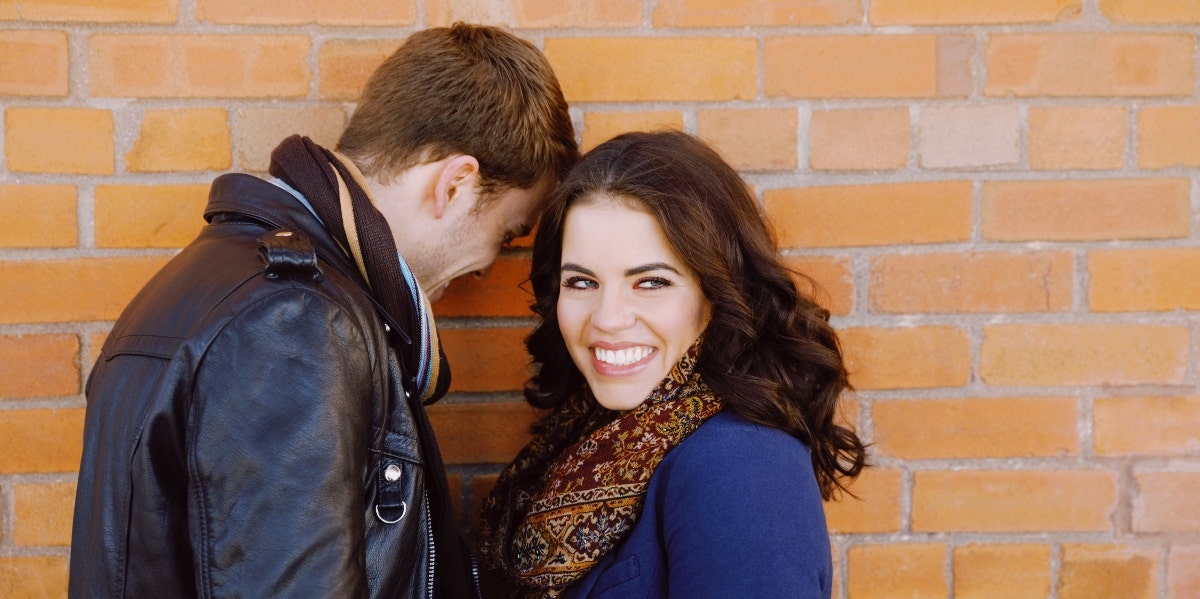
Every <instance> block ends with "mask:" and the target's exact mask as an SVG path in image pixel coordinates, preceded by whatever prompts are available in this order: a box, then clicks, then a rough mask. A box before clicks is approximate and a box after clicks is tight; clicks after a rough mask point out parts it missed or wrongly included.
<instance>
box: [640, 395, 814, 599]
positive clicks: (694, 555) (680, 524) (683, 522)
mask: <svg viewBox="0 0 1200 599" xmlns="http://www.w3.org/2000/svg"><path fill="white" fill-rule="evenodd" d="M727 417H728V416H727ZM733 421H734V425H733V426H723V427H719V428H718V427H714V428H713V429H711V430H709V431H705V429H706V428H708V427H709V426H710V425H711V424H716V423H709V424H706V425H705V426H703V427H701V428H700V429H699V430H697V432H696V433H695V434H694V435H693V436H694V437H696V438H695V439H688V441H685V442H684V443H683V444H681V445H680V446H679V447H677V448H676V450H675V451H674V452H672V455H670V456H668V460H667V461H665V462H664V464H663V466H665V467H667V468H669V470H667V471H665V472H663V474H665V475H666V476H665V477H664V485H665V486H664V489H663V493H661V494H660V496H659V499H660V500H661V502H662V503H661V507H660V510H661V513H662V514H663V520H662V521H663V524H662V526H663V543H664V545H665V548H666V560H667V569H668V590H669V595H670V596H671V597H675V598H683V597H687V598H692V599H700V598H705V597H714V598H715V597H800V598H805V599H808V598H813V599H817V598H828V597H829V595H830V584H831V578H832V566H831V564H830V549H829V533H828V530H827V528H826V526H825V514H824V510H823V507H822V503H821V496H820V492H819V490H818V488H817V483H816V477H815V475H814V474H813V469H812V462H811V460H810V457H809V452H808V448H807V447H806V446H804V444H803V443H801V442H800V441H798V440H796V439H795V438H793V437H791V436H789V435H787V434H786V433H784V432H783V431H779V430H776V429H770V428H767V427H763V426H758V425H754V424H751V423H748V422H746V421H744V420H741V419H740V418H734V419H733ZM667 462H669V464H668V463H667ZM663 466H660V468H661V467H663Z"/></svg>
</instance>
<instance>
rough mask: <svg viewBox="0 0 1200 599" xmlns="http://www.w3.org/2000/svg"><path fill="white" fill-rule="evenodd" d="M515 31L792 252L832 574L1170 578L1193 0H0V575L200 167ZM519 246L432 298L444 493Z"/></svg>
mask: <svg viewBox="0 0 1200 599" xmlns="http://www.w3.org/2000/svg"><path fill="white" fill-rule="evenodd" d="M457 19H464V20H473V21H483V22H489V23H494V24H503V25H507V26H509V27H512V28H515V29H516V30H517V31H518V32H519V34H520V35H522V36H524V37H526V38H528V39H530V40H531V41H533V42H534V43H535V44H537V45H538V46H539V47H541V48H543V49H544V50H545V52H546V54H547V55H548V56H549V58H550V60H551V62H552V63H553V64H554V66H555V68H556V70H557V72H558V74H559V77H560V78H561V80H562V83H563V86H564V89H565V91H566V94H567V97H568V100H569V101H570V102H571V104H572V107H573V108H572V114H573V116H574V118H575V121H576V125H577V127H578V129H579V131H580V132H581V138H582V141H583V144H584V146H585V147H591V146H594V145H595V144H597V143H599V142H600V141H602V140H604V139H606V138H607V137H609V136H611V135H612V134H614V133H617V132H619V131H623V130H628V129H636V128H646V127H661V126H667V127H676V128H683V129H685V130H688V131H692V132H696V133H698V134H700V135H702V136H704V137H705V138H707V139H709V140H711V141H712V142H713V143H715V144H716V145H717V146H718V147H719V148H720V149H721V150H722V151H723V152H724V153H725V155H726V156H727V157H728V159H729V160H730V161H731V162H732V163H733V164H735V165H736V166H737V167H738V168H739V169H741V170H742V171H743V172H744V173H745V176H746V178H747V179H748V180H749V181H750V182H751V183H752V184H753V185H754V187H755V188H756V190H757V193H758V194H759V196H760V197H761V199H762V202H763V204H764V206H765V207H766V210H767V211H768V213H769V214H770V215H771V217H772V218H773V219H774V222H775V224H776V226H777V229H778V233H779V238H780V240H781V242H782V245H783V247H784V250H783V252H784V254H785V255H786V256H787V257H788V259H789V260H790V261H791V262H792V263H793V264H795V265H796V266H797V267H798V268H800V269H802V270H804V271H806V272H809V273H811V274H812V275H813V276H815V277H816V278H817V279H818V280H819V281H820V283H821V284H822V285H823V286H824V288H825V290H826V292H827V301H828V304H829V305H830V307H831V309H832V310H833V312H834V314H835V320H836V324H837V326H838V328H839V329H840V330H841V331H842V335H843V340H844V342H845V346H846V348H847V351H848V353H849V355H850V362H851V366H852V369H853V382H854V383H855V385H856V386H857V388H858V392H857V393H856V394H854V395H853V396H852V397H849V398H848V399H847V401H846V404H845V405H846V411H845V415H846V418H847V419H848V420H850V421H851V422H853V423H855V424H856V425H857V427H858V429H859V431H860V433H861V434H862V435H863V436H864V437H865V438H867V439H869V440H870V441H872V442H873V443H874V444H875V445H874V453H873V461H874V463H875V464H876V467H875V468H873V469H871V470H869V471H868V472H867V474H865V475H864V476H863V477H862V478H861V479H860V481H859V482H858V483H857V484H856V486H855V487H854V490H855V491H856V492H857V493H858V494H859V495H860V496H861V498H862V500H861V501H857V500H853V499H846V500H843V501H840V502H837V503H832V504H830V505H829V506H828V515H829V523H830V527H831V529H832V531H833V533H834V536H833V543H834V555H835V558H834V560H835V566H836V589H835V593H834V596H835V597H853V598H855V599H860V598H872V597H890V596H904V597H946V596H951V595H953V596H954V597H957V598H960V599H961V598H968V597H969V598H976V597H1057V598H1060V599H1069V598H1077V597H1087V598H1091V597H1122V598H1143V597H1144V598H1168V597H1169V598H1175V599H1181V598H1183V597H1197V596H1200V510H1198V509H1197V507H1196V505H1197V500H1196V497H1198V496H1200V392H1198V391H1197V383H1198V382H1200V372H1198V355H1200V348H1198V346H1200V313H1198V311H1200V282H1198V281H1200V231H1198V227H1200V189H1198V184H1200V170H1198V168H1197V167H1200V93H1198V90H1200V87H1198V85H1200V82H1198V76H1197V59H1198V56H1200V49H1198V47H1197V46H1198V37H1197V36H1198V34H1200V4H1198V3H1196V2H1195V1H1194V0H1006V1H1005V2H997V1H994V0H819V1H818V0H791V1H785V0H724V1H702V0H605V1H604V2H599V1H596V2H587V1H584V0H486V1H468V0H358V1H334V0H311V1H304V2H298V1H289V0H270V1H266V0H263V1H258V2H245V1H242V0H55V1H53V2H49V1H34V0H0V106H2V109H3V127H2V128H0V146H2V153H0V596H3V597H6V598H11V597H26V596H33V597H43V596H61V595H62V594H63V593H64V588H65V584H66V555H67V552H68V549H67V547H68V544H69V536H70V516H71V504H72V498H73V494H74V480H75V470H76V468H77V465H78V459H79V453H80V435H81V428H82V414H83V405H84V400H83V397H82V394H81V389H82V384H83V381H85V380H86V377H87V375H88V372H89V369H90V366H91V363H92V362H93V360H94V359H95V356H96V354H97V352H98V348H99V347H100V344H101V343H102V342H103V339H104V336H105V334H106V333H107V331H108V330H109V328H110V327H111V323H112V321H113V320H114V319H115V318H116V317H117V315H118V314H119V312H120V310H121V308H122V307H123V306H124V304H125V303H126V302H127V301H128V300H129V299H130V297H131V295H132V294H133V293H134V292H135V291H136V290H137V289H138V288H139V287H140V285H141V284H142V282H143V281H145V280H146V279H147V277H149V276H150V274H151V273H153V272H154V271H155V270H156V269H157V268H159V267H160V266H161V265H162V264H163V263H164V261H165V260H167V259H168V258H169V257H170V256H171V255H172V254H173V253H174V252H175V251H176V250H177V249H178V248H179V247H181V246H182V245H184V244H185V243H187V241H188V240H189V239H190V238H191V237H192V236H194V235H195V233H196V231H197V230H198V229H199V228H200V225H201V220H200V211H201V207H202V205H203V203H204V198H205V195H206V184H207V182H208V181H210V180H211V179H212V178H213V177H214V176H215V175H216V174H217V173H219V172H223V171H227V170H242V171H250V172H262V171H263V170H265V168H266V164H267V155H268V152H269V150H270V149H271V147H272V146H273V145H274V143H275V142H276V141H278V140H279V139H281V138H282V137H283V136H285V135H286V134H289V133H293V132H300V133H305V134H308V135H310V136H312V137H313V138H315V139H316V140H318V141H321V142H326V143H331V142H332V141H333V140H335V139H336V137H337V135H338V133H339V131H340V129H341V127H342V126H343V124H344V123H345V120H346V117H347V115H348V114H349V113H350V112H351V111H352V110H353V108H354V102H355V99H356V98H357V95H358V90H359V88H360V87H361V85H362V84H363V82H364V80H365V78H366V76H367V74H368V73H370V71H371V70H372V69H373V68H374V67H375V66H376V65H377V64H379V62H381V61H382V59H383V57H385V56H386V55H387V54H388V53H389V52H390V51H391V50H392V49H394V48H395V47H396V46H397V45H398V44H399V43H400V41H401V40H402V39H403V38H404V37H405V36H406V35H407V34H409V33H411V32H412V31H414V30H416V29H418V28H420V27H423V26H427V25H441V24H447V23H449V22H451V21H452V20H457ZM527 267H528V257H527V251H526V250H520V249H518V250H516V251H513V252H510V253H508V254H506V255H505V256H503V257H502V258H501V260H500V262H499V263H498V265H497V267H496V270H495V272H494V274H493V276H492V278H491V279H489V280H487V281H484V282H477V281H468V282H463V283H461V284H456V285H455V286H454V287H452V289H451V291H450V292H449V293H448V296H447V298H446V299H445V300H443V301H442V302H441V303H440V304H439V305H438V306H437V308H436V309H437V312H438V313H439V316H440V323H441V325H442V327H443V329H444V336H445V343H446V346H447V348H448V351H449V353H450V355H451V358H452V360H453V365H454V373H455V379H454V380H455V385H454V394H453V396H452V397H451V398H450V399H449V400H448V401H446V402H444V403H443V404H442V405H439V406H438V407H436V408H434V409H433V410H432V418H433V419H434V423H435V426H436V427H437V428H438V430H439V434H440V438H441V440H442V445H443V448H444V452H445V455H446V459H447V461H448V462H449V463H450V464H451V470H452V478H453V483H454V485H455V487H456V488H457V489H460V492H461V503H460V513H461V514H462V516H463V517H464V518H468V517H470V518H473V514H474V512H475V511H476V510H477V507H478V502H479V500H480V498H481V496H482V495H484V494H485V493H486V490H487V488H488V487H489V485H490V484H491V483H492V481H494V477H495V474H496V472H497V471H498V468H499V464H501V463H503V462H505V461H507V460H508V459H509V458H510V457H511V456H512V455H513V454H514V452H515V451H516V449H517V448H518V447H519V446H520V445H521V444H522V443H523V441H524V433H523V431H524V429H525V426H526V425H527V424H528V423H529V422H530V420H531V417H532V416H531V413H530V411H529V410H528V409H527V408H526V407H524V405H523V404H522V403H521V401H520V395H519V392H518V390H519V388H520V386H521V383H522V381H523V379H524V376H525V374H524V372H523V368H524V362H525V358H524V354H523V351H522V348H521V345H520V342H521V339H522V336H523V335H524V334H525V333H526V332H527V331H528V329H529V326H530V320H529V319H528V317H527V310H526V308H525V306H526V302H527V300H528V297H527V296H526V295H525V294H524V293H523V292H522V291H520V290H518V289H517V284H518V282H519V281H520V280H521V279H522V278H523V276H524V274H525V272H526V269H527Z"/></svg>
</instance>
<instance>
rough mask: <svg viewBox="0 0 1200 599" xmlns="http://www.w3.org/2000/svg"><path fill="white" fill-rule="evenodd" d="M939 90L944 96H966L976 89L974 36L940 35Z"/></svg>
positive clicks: (938, 54)
mask: <svg viewBox="0 0 1200 599" xmlns="http://www.w3.org/2000/svg"><path fill="white" fill-rule="evenodd" d="M937 90H938V95H939V96H941V97H943V98H954V97H957V98H965V97H967V96H969V95H971V94H972V93H973V92H974V91H975V37H974V36H971V35H939V36H938V38H937Z"/></svg>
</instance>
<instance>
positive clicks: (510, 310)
mask: <svg viewBox="0 0 1200 599" xmlns="http://www.w3.org/2000/svg"><path fill="white" fill-rule="evenodd" d="M528 278H529V259H528V258H527V257H519V256H501V257H500V258H499V259H498V260H496V262H495V264H493V265H492V271H491V274H489V275H488V276H487V277H486V278H483V279H479V278H476V277H460V278H458V279H455V280H454V281H453V282H451V283H450V286H449V287H447V288H446V292H445V293H444V294H443V295H442V299H440V300H438V302H437V303H436V304H434V305H433V311H434V314H436V315H437V316H438V317H439V318H441V317H443V316H448V317H454V316H496V317H501V316H508V317H525V316H532V315H533V312H531V311H530V309H529V304H530V303H532V302H533V292H532V288H531V287H530V286H529V285H528V284H527V283H526V284H525V285H524V287H523V288H522V283H525V281H526V279H528ZM522 347H524V346H522Z"/></svg>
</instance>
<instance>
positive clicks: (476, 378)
mask: <svg viewBox="0 0 1200 599" xmlns="http://www.w3.org/2000/svg"><path fill="white" fill-rule="evenodd" d="M440 333H441V340H442V345H443V347H444V348H445V350H446V357H447V359H449V360H450V372H451V373H453V378H451V383H450V390H451V391H462V392H471V391H516V390H519V389H523V388H524V387H525V381H527V380H528V379H529V374H530V373H529V369H528V365H529V355H528V354H527V353H526V352H525V336H526V335H528V334H529V329H526V328H508V327H503V328H486V329H446V328H442V329H441V331H440Z"/></svg>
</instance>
